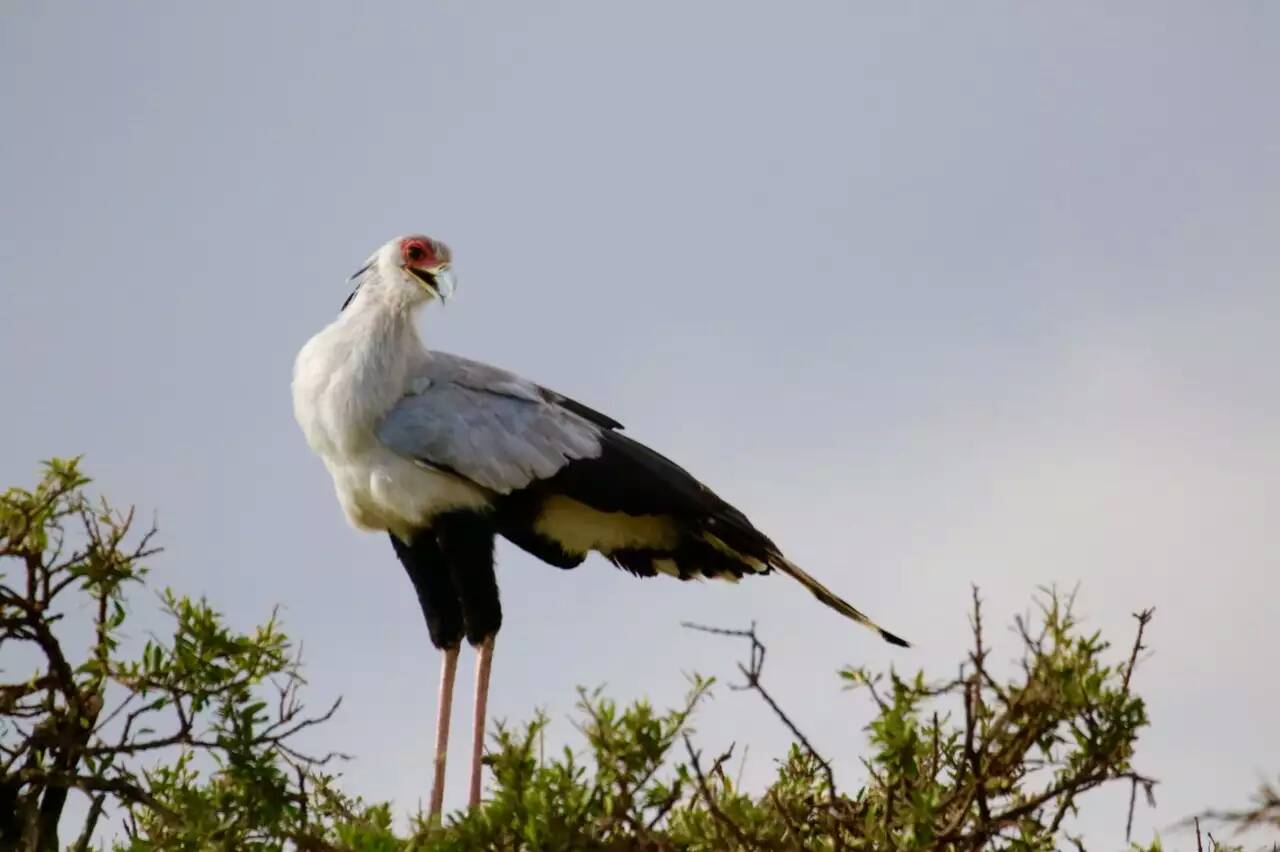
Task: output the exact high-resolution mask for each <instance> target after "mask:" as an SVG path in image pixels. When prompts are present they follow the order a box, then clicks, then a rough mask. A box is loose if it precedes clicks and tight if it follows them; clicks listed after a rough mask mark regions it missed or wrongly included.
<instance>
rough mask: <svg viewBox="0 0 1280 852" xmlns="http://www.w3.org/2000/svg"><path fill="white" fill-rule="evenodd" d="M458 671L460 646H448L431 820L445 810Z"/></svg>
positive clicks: (438, 705) (443, 666)
mask: <svg viewBox="0 0 1280 852" xmlns="http://www.w3.org/2000/svg"><path fill="white" fill-rule="evenodd" d="M457 671H458V648H457V646H456V645H455V646H454V647H452V648H446V649H445V652H444V659H443V660H442V661H441V662H440V697H439V699H438V700H437V701H436V758H435V777H434V778H433V779H432V781H431V821H432V822H439V820H440V813H441V811H443V810H444V762H445V757H446V756H448V753H449V717H450V716H452V715H453V676H454V675H455V674H457Z"/></svg>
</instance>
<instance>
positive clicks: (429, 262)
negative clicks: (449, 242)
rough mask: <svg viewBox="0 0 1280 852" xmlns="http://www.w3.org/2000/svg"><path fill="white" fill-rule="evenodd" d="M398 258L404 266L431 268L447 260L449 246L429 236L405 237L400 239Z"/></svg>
mask: <svg viewBox="0 0 1280 852" xmlns="http://www.w3.org/2000/svg"><path fill="white" fill-rule="evenodd" d="M400 259H401V261H402V262H403V263H404V265H405V266H412V267H417V268H421V269H433V268H436V267H439V266H442V265H444V264H446V263H448V262H449V247H448V246H446V245H445V244H444V243H438V242H436V241H435V240H433V239H431V238H430V237H422V236H416V237H405V238H404V239H403V240H401V241H400Z"/></svg>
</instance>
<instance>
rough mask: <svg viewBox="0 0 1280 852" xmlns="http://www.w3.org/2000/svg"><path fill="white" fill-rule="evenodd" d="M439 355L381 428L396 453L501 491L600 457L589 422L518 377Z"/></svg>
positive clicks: (596, 435) (593, 427) (592, 424)
mask: <svg viewBox="0 0 1280 852" xmlns="http://www.w3.org/2000/svg"><path fill="white" fill-rule="evenodd" d="M440 354H441V353H433V356H432V360H431V362H430V363H429V364H428V366H427V369H425V370H424V371H423V372H422V374H421V375H420V376H418V377H417V379H418V381H417V382H416V383H415V387H416V388H418V392H417V393H414V394H412V395H410V396H406V397H404V398H403V399H401V400H400V401H399V402H398V403H396V405H395V406H393V407H392V409H391V411H390V412H388V413H387V415H386V417H384V418H383V420H382V423H381V424H379V426H378V429H377V434H378V438H379V440H381V441H382V443H383V444H385V445H386V446H387V447H388V448H390V449H391V450H392V451H394V452H396V453H398V454H400V455H403V456H406V457H409V458H412V459H415V460H417V461H421V462H423V463H425V464H429V465H432V466H435V467H439V468H443V469H446V470H449V471H452V472H454V473H456V474H457V475H459V476H462V477H465V478H466V479H469V480H471V481H472V482H475V483H476V484H477V485H480V486H482V487H484V488H488V489H490V490H492V491H496V492H498V493H499V494H509V493H511V492H512V491H516V490H519V489H521V488H524V487H525V486H527V485H529V484H530V483H532V482H534V481H536V480H540V479H547V478H549V477H551V476H554V475H555V474H556V472H557V471H559V470H560V469H561V468H563V467H564V466H565V465H567V464H568V463H569V462H571V461H574V460H576V459H583V458H595V457H597V456H599V455H600V452H601V447H600V430H601V426H600V425H598V424H597V423H596V422H593V421H592V419H590V418H587V417H585V416H583V415H582V414H580V413H578V412H576V411H574V410H573V409H571V408H570V407H568V406H564V405H561V404H558V403H557V402H556V401H555V399H554V396H550V398H549V392H545V391H543V389H542V388H540V387H539V386H538V385H535V384H533V383H532V382H528V381H526V380H524V379H521V378H520V377H519V376H516V375H515V374H513V373H507V372H506V371H503V370H499V369H497V368H496V367H489V366H488V365H485V364H479V363H477V362H474V361H466V360H465V359H460V358H455V357H453V356H449V357H448V358H445V359H442V358H440V357H439V356H440ZM606 428H607V427H606Z"/></svg>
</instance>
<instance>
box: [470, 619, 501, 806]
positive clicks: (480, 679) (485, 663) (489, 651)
mask: <svg viewBox="0 0 1280 852" xmlns="http://www.w3.org/2000/svg"><path fill="white" fill-rule="evenodd" d="M496 638H497V637H496V636H494V635H492V634H490V636H489V637H488V638H487V639H485V640H484V641H483V642H481V643H480V647H479V648H477V649H476V700H475V717H474V719H473V720H472V725H473V727H472V734H471V797H470V799H468V805H469V806H470V807H473V808H474V807H475V806H476V805H478V804H480V775H481V772H482V770H483V764H482V759H483V757H484V732H485V710H486V708H487V706H488V703H489V672H490V670H491V668H492V666H493V642H494V640H495V639H496Z"/></svg>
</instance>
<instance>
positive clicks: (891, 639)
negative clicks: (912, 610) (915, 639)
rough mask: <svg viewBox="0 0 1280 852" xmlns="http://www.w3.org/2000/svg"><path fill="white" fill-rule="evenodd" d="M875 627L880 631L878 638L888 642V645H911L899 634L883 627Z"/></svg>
mask: <svg viewBox="0 0 1280 852" xmlns="http://www.w3.org/2000/svg"><path fill="white" fill-rule="evenodd" d="M876 629H877V630H879V631H880V638H881V639H883V640H884V641H886V642H888V643H889V644H890V645H897V646H898V647H899V648H910V647H911V643H910V642H908V641H907V640H906V639H903V638H902V637H901V636H897V635H894V634H893V633H890V632H889V631H888V630H885V629H884V628H883V627H879V628H876Z"/></svg>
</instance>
